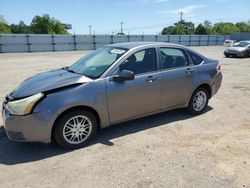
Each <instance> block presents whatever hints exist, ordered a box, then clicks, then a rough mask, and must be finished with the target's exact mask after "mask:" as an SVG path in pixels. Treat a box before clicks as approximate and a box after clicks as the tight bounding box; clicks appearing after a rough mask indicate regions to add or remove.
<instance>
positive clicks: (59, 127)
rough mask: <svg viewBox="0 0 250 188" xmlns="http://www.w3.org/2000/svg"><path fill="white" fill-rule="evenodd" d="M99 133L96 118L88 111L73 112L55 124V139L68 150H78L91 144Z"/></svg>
mask: <svg viewBox="0 0 250 188" xmlns="http://www.w3.org/2000/svg"><path fill="white" fill-rule="evenodd" d="M96 132H97V120H96V117H95V116H94V115H93V114H92V113H91V112H89V111H87V110H73V111H70V112H68V113H66V114H64V115H63V116H62V117H61V118H60V119H59V120H58V121H57V122H56V124H55V130H54V138H55V140H56V142H57V143H58V144H59V145H60V146H62V147H63V148H66V149H78V148H81V147H84V146H86V145H88V144H89V143H90V141H91V140H92V139H93V138H94V136H95V135H96Z"/></svg>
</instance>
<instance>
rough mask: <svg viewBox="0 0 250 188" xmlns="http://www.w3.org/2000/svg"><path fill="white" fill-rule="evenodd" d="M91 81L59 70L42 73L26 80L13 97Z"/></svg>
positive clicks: (14, 92)
mask: <svg viewBox="0 0 250 188" xmlns="http://www.w3.org/2000/svg"><path fill="white" fill-rule="evenodd" d="M89 81H91V79H89V78H87V77H85V76H83V75H80V74H75V73H72V72H68V71H66V70H63V69H58V70H53V71H49V72H44V73H40V74H37V75H35V76H33V77H30V78H28V79H26V80H24V81H23V82H22V84H21V85H20V86H18V87H17V88H16V89H15V90H14V91H13V92H12V93H11V96H12V97H14V98H23V97H27V96H30V95H34V94H37V93H40V92H45V91H49V90H53V89H58V88H61V87H65V86H70V85H73V84H76V83H86V82H89Z"/></svg>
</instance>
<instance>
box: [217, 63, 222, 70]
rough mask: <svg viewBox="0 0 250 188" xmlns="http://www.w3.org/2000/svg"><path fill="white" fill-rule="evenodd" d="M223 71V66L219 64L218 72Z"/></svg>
mask: <svg viewBox="0 0 250 188" xmlns="http://www.w3.org/2000/svg"><path fill="white" fill-rule="evenodd" d="M221 71H222V67H221V64H219V65H218V66H217V72H221Z"/></svg>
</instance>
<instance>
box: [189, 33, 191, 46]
mask: <svg viewBox="0 0 250 188" xmlns="http://www.w3.org/2000/svg"><path fill="white" fill-rule="evenodd" d="M191 40H192V35H189V46H191Z"/></svg>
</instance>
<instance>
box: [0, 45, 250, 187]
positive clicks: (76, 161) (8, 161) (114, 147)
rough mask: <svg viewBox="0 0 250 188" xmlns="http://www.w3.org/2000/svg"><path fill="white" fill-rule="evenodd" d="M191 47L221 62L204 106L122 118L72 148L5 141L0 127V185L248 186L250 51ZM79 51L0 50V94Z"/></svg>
mask: <svg viewBox="0 0 250 188" xmlns="http://www.w3.org/2000/svg"><path fill="white" fill-rule="evenodd" d="M194 49H195V50H197V51H199V52H201V53H202V54H204V55H206V56H208V57H211V58H215V59H219V60H220V62H221V63H222V67H223V75H224V79H223V84H222V88H221V89H220V91H219V93H218V94H217V95H216V96H214V98H213V99H212V100H211V101H210V103H209V109H208V111H207V112H206V113H204V114H203V115H200V116H197V117H192V116H190V115H188V114H187V113H186V112H185V110H175V111H171V112H166V113H162V114H158V115H155V116H151V117H147V118H143V119H139V120H135V121H131V122H128V123H123V124H120V125H117V126H114V127H110V128H107V129H105V130H102V131H101V132H99V134H98V135H97V137H96V139H95V141H94V142H93V144H92V145H91V146H89V147H86V148H83V149H79V150H76V151H65V150H63V149H60V148H59V147H57V145H55V144H47V145H46V144H35V143H32V144H31V143H15V142H11V141H9V140H8V139H7V137H6V135H5V133H4V131H3V128H2V127H0V174H1V175H0V187H4V188H6V187H61V188H63V187H65V188H66V187H69V186H70V187H199V188H200V187H209V188H211V187H213V188H216V187H250V58H248V59H233V58H232V59H226V58H224V57H223V55H222V52H223V49H222V47H194ZM85 53H86V52H80V51H79V52H56V53H29V54H0V81H1V82H0V88H1V89H0V97H1V99H2V98H3V97H4V96H5V95H6V94H7V93H8V92H10V91H11V90H12V89H13V88H15V87H16V86H17V85H18V84H19V83H20V82H21V81H22V80H23V79H25V78H27V77H28V76H31V75H33V74H36V73H38V72H42V71H46V70H50V69H52V68H57V67H62V66H66V65H69V64H71V63H72V62H74V61H75V60H77V59H78V58H79V57H81V56H82V55H83V54H85ZM0 122H1V125H2V120H0ZM17 126H18V125H17Z"/></svg>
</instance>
